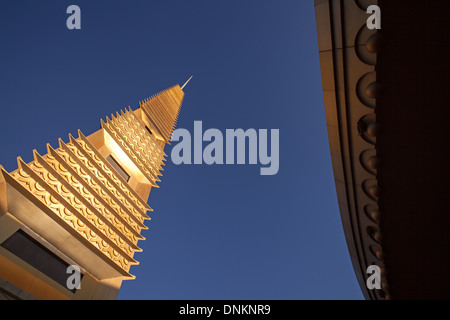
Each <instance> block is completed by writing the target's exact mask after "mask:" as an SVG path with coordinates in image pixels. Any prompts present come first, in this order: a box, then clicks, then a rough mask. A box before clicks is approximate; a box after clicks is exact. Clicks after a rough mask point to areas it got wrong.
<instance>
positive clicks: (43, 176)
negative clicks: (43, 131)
mask: <svg viewBox="0 0 450 320" xmlns="http://www.w3.org/2000/svg"><path fill="white" fill-rule="evenodd" d="M18 165H19V169H18V170H17V171H15V172H14V173H12V174H11V177H12V178H14V180H16V181H17V182H18V183H20V185H21V186H22V187H24V188H25V189H26V190H27V191H28V192H29V193H30V194H29V195H28V196H27V197H28V198H30V197H31V198H32V197H34V198H35V199H37V200H39V201H40V202H41V203H42V204H44V207H42V206H40V207H41V208H48V209H49V210H50V211H51V212H52V213H53V214H52V215H50V216H51V217H52V218H53V219H54V220H57V219H56V217H59V218H60V219H61V220H62V221H63V222H65V223H66V224H67V225H68V226H69V227H70V228H72V229H73V230H75V231H76V232H77V233H78V235H81V236H82V237H83V238H84V239H86V240H88V241H89V244H90V245H91V246H92V247H95V248H96V249H97V250H99V251H100V252H101V253H102V254H103V255H104V256H106V257H107V258H109V260H110V261H112V262H113V263H114V264H115V265H117V266H118V267H119V268H120V269H122V272H121V273H122V274H124V275H127V276H131V275H130V274H129V273H128V271H127V270H128V269H129V267H130V266H131V265H132V264H136V263H137V262H136V261H135V260H134V259H129V258H128V257H126V255H123V254H121V252H123V250H121V249H120V248H118V246H117V245H116V244H115V243H114V242H113V240H111V239H110V238H109V237H108V233H109V232H108V231H109V230H106V229H105V228H106V225H105V224H104V223H103V224H102V223H101V221H99V219H96V217H95V215H94V214H93V213H92V212H91V211H90V210H89V209H88V208H86V207H84V206H83V205H82V203H81V202H80V200H79V199H76V197H75V196H74V195H73V194H71V193H70V190H68V189H67V188H66V187H65V186H64V185H62V184H61V183H60V182H59V181H58V180H57V178H55V177H54V176H52V175H51V174H50V173H49V172H48V171H46V170H45V168H43V166H41V165H40V164H37V163H36V162H32V163H31V164H30V166H29V165H27V164H26V163H25V162H23V161H22V159H21V158H20V157H19V158H18ZM45 211H47V212H48V210H45ZM55 215H56V216H55ZM58 223H59V224H61V223H60V222H58ZM65 229H66V230H67V226H66V227H65ZM72 234H73V233H72ZM116 269H117V268H116Z"/></svg>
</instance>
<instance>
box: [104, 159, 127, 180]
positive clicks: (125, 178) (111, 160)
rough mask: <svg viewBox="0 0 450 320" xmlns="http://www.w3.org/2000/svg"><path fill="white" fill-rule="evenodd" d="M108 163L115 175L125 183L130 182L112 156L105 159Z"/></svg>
mask: <svg viewBox="0 0 450 320" xmlns="http://www.w3.org/2000/svg"><path fill="white" fill-rule="evenodd" d="M106 160H108V162H109V163H110V164H111V165H112V166H113V168H114V169H115V170H116V171H117V173H118V174H119V175H120V176H121V177H122V178H123V179H124V180H125V181H126V182H128V180H130V175H129V174H128V173H127V172H126V171H125V170H124V169H123V168H122V166H121V165H120V164H119V163H118V162H117V161H116V159H114V158H113V157H112V156H108V157H107V158H106Z"/></svg>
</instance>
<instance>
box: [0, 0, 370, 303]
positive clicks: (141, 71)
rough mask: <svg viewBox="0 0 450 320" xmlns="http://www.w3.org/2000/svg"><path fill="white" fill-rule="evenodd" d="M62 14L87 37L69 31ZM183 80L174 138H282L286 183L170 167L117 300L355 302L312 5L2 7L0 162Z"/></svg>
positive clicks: (233, 169)
mask: <svg viewBox="0 0 450 320" xmlns="http://www.w3.org/2000/svg"><path fill="white" fill-rule="evenodd" d="M71 4H76V5H78V6H80V8H81V26H82V29H81V30H72V31H69V30H68V29H67V28H66V19H67V17H68V16H69V15H68V14H66V8H67V7H68V6H69V5H71ZM191 74H194V79H193V80H192V81H191V82H190V84H189V86H188V87H187V88H186V90H185V92H186V95H185V100H184V103H183V108H182V111H181V114H180V120H179V122H178V126H179V127H182V128H186V129H188V130H192V129H193V122H194V121H195V120H201V121H203V127H204V129H207V128H218V129H220V130H223V131H225V129H227V128H230V129H237V128H243V129H248V128H255V129H260V128H262V129H272V128H273V129H280V170H279V172H278V174H277V175H275V176H261V175H259V167H260V166H259V165H212V166H208V165H205V164H203V165H179V166H176V165H174V164H171V163H170V161H168V162H167V165H166V167H165V171H164V175H163V177H162V182H161V183H160V187H161V188H160V189H155V190H152V193H151V194H150V199H149V203H150V205H151V206H152V207H153V208H154V209H155V211H154V212H152V213H151V218H152V220H151V221H148V222H147V225H148V226H149V230H147V231H145V232H144V236H145V237H146V238H147V240H146V241H144V242H139V246H140V247H141V248H143V252H142V253H137V254H136V255H135V258H136V259H137V260H138V261H140V265H139V266H133V267H132V269H131V273H132V274H134V275H136V277H137V279H136V280H134V281H126V282H124V283H123V286H122V289H121V291H120V293H119V299H361V298H362V294H361V292H360V289H359V286H358V284H357V281H356V277H355V275H354V272H353V268H352V266H351V262H350V257H349V254H348V250H347V247H346V243H345V238H344V234H343V230H342V225H341V220H340V215H339V209H338V205H337V199H336V192H335V186H334V181H333V172H332V167H331V159H330V151H329V146H328V137H327V131H326V122H325V112H324V106H323V97H322V90H321V80H320V65H319V59H318V46H317V34H316V27H315V15H314V6H313V1H312V0H311V1H307V0H283V1H278V0H271V1H268V0H257V1H256V0H245V1H243V0H214V1H207V0H201V1H200V0H189V1H181V0H177V1H176V0H170V1H167V0H164V1H163V0H160V1H142V0H134V1H92V0H90V1H81V0H75V1H70V2H69V1H61V0H58V1H1V2H0V108H1V126H0V137H1V138H0V150H1V151H0V163H1V164H2V165H3V166H4V167H5V168H6V169H7V170H15V169H16V168H17V164H16V157H17V156H21V157H22V158H23V159H24V160H25V161H26V162H28V161H31V160H32V159H33V158H32V150H33V149H37V150H38V152H39V153H41V154H45V153H46V147H45V145H46V143H47V142H50V144H51V145H52V146H54V147H57V146H58V144H57V139H58V137H61V138H63V140H64V141H67V140H68V133H72V134H74V135H76V133H77V129H81V131H82V132H83V133H84V134H85V135H88V134H91V133H92V132H94V131H96V130H98V129H99V127H100V119H101V118H103V119H105V118H106V116H108V115H110V114H111V113H115V112H116V111H117V110H120V109H121V108H124V107H128V106H131V107H132V108H136V107H137V105H138V101H139V100H143V99H144V98H146V97H149V96H151V95H153V94H154V93H157V92H158V91H161V90H163V89H166V88H168V87H170V86H172V85H174V84H176V83H179V84H180V85H181V84H182V83H184V81H185V80H186V79H187V78H188V77H189V76H190V75H191ZM166 153H167V154H169V153H170V146H169V148H167V149H166Z"/></svg>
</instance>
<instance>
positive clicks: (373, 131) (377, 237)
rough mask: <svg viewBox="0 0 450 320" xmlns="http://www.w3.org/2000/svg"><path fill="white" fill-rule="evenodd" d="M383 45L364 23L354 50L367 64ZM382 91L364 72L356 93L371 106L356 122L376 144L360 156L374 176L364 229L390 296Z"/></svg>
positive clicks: (367, 186)
mask: <svg viewBox="0 0 450 320" xmlns="http://www.w3.org/2000/svg"><path fill="white" fill-rule="evenodd" d="M355 1H356V3H357V5H358V6H359V7H360V8H361V9H362V10H364V11H365V9H366V8H367V6H368V5H366V4H361V3H359V2H366V1H358V0H355ZM361 44H363V45H361ZM381 47H382V34H381V32H380V30H376V29H373V30H369V29H368V28H367V26H366V24H365V23H364V25H363V26H362V27H361V28H360V30H359V32H358V34H357V36H356V39H355V50H356V55H357V56H358V58H359V59H360V60H361V61H362V62H364V63H365V64H368V65H371V66H375V65H376V63H377V53H379V52H380V50H381ZM382 92H383V86H382V85H381V83H379V82H377V80H376V72H375V71H373V72H369V73H366V74H364V75H362V76H361V77H360V79H359V80H358V82H357V88H356V93H357V96H358V98H359V100H360V101H361V103H362V104H363V105H364V106H365V107H367V108H368V113H367V114H365V115H364V116H362V117H361V118H360V119H359V121H358V123H357V128H358V133H359V136H360V138H361V139H364V140H365V141H366V142H368V143H370V144H371V145H373V146H374V148H371V149H366V150H363V151H362V152H361V153H360V157H359V159H360V163H361V165H362V167H363V168H364V169H365V170H366V171H367V172H368V173H369V174H371V175H372V176H373V177H374V178H373V179H366V180H364V181H363V183H362V189H363V191H364V193H365V194H366V195H367V197H368V198H369V199H370V200H369V203H368V204H366V205H365V206H364V213H365V215H366V216H367V217H368V223H367V224H365V225H366V230H365V231H366V232H367V234H368V236H369V237H370V239H371V244H370V245H369V247H368V249H369V252H370V254H371V255H372V256H373V260H374V261H373V262H372V263H370V264H372V265H377V266H379V267H380V270H381V276H382V281H381V290H376V294H377V295H378V297H379V298H382V299H383V298H384V299H390V294H389V287H388V282H387V280H386V268H385V266H384V253H383V249H382V240H383V235H382V234H381V232H380V229H379V224H380V216H381V213H380V210H379V207H378V197H379V195H380V187H379V186H378V183H377V179H376V175H377V169H378V168H379V167H380V165H381V160H380V158H379V157H377V155H376V149H375V145H376V137H377V135H378V134H379V133H380V129H381V128H380V124H379V123H377V122H376V115H375V109H376V99H377V98H378V97H380V95H381V94H382ZM369 110H370V111H369Z"/></svg>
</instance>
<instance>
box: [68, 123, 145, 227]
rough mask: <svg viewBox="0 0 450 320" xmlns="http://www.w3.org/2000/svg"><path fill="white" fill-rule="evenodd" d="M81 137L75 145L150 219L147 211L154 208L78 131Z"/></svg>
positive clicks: (143, 215)
mask: <svg viewBox="0 0 450 320" xmlns="http://www.w3.org/2000/svg"><path fill="white" fill-rule="evenodd" d="M78 136H79V138H78V139H77V140H76V144H75V145H77V144H78V145H80V146H81V147H82V150H80V151H81V152H82V153H84V154H86V155H87V156H89V157H90V158H91V159H92V162H93V165H94V166H95V167H96V168H97V169H98V170H99V171H100V172H102V173H104V176H105V178H107V179H108V180H109V183H111V184H112V185H114V186H115V187H116V189H117V190H118V191H119V192H120V193H121V194H122V195H123V196H124V197H125V199H126V202H129V203H130V204H131V205H133V206H134V207H135V208H136V210H138V211H139V212H141V215H142V217H143V218H144V219H150V218H149V217H148V216H147V215H146V214H145V212H146V211H153V209H152V208H151V207H150V206H149V205H148V204H147V203H146V202H144V201H143V200H142V199H141V198H140V196H139V195H137V194H136V192H135V191H134V190H133V189H132V188H131V187H130V186H129V184H128V183H127V182H126V181H124V180H123V179H122V177H120V176H118V175H116V174H114V168H113V167H112V166H111V164H110V163H109V162H108V161H107V160H106V159H105V158H104V157H103V156H102V155H101V154H100V152H98V150H97V149H96V148H95V147H94V146H93V145H92V144H91V143H90V142H89V140H88V139H87V138H86V137H85V136H84V135H83V134H82V133H81V131H78Z"/></svg>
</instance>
